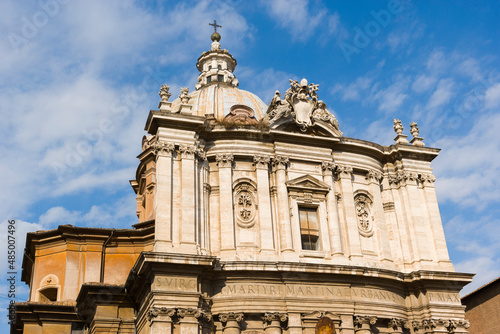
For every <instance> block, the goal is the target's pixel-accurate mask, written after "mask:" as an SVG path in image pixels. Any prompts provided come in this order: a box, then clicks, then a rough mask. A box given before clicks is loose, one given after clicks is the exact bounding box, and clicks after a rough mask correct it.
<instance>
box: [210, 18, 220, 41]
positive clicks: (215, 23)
mask: <svg viewBox="0 0 500 334" xmlns="http://www.w3.org/2000/svg"><path fill="white" fill-rule="evenodd" d="M208 25H209V26H212V27H214V33H213V34H212V36H210V38H211V39H212V42H219V41H220V34H219V33H218V32H217V27H219V28H222V26H221V25H218V24H217V20H214V23H209V24H208Z"/></svg>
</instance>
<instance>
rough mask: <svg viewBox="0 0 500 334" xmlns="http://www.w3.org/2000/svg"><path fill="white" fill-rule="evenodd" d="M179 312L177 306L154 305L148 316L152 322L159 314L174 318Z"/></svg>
mask: <svg viewBox="0 0 500 334" xmlns="http://www.w3.org/2000/svg"><path fill="white" fill-rule="evenodd" d="M176 314H177V312H176V309H175V308H168V307H152V308H151V309H150V310H149V311H148V313H147V318H148V320H149V322H151V321H152V320H153V319H154V318H156V317H158V316H162V315H163V316H168V317H169V318H171V319H172V318H174V317H175V316H176Z"/></svg>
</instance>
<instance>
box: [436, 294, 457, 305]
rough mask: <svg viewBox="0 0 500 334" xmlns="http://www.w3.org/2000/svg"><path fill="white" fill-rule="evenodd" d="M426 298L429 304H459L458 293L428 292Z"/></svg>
mask: <svg viewBox="0 0 500 334" xmlns="http://www.w3.org/2000/svg"><path fill="white" fill-rule="evenodd" d="M428 298H429V302H431V303H438V304H439V303H445V304H461V302H460V297H459V295H458V293H447V292H429V293H428Z"/></svg>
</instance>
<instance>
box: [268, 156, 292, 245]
mask: <svg viewBox="0 0 500 334" xmlns="http://www.w3.org/2000/svg"><path fill="white" fill-rule="evenodd" d="M288 162H289V160H288V157H284V156H279V155H277V156H274V157H273V159H272V166H273V171H274V173H275V177H276V191H277V194H276V195H277V202H278V217H277V218H278V219H277V220H278V226H279V236H280V250H281V252H293V242H292V226H291V221H290V207H289V201H288V190H287V187H286V167H287V165H288Z"/></svg>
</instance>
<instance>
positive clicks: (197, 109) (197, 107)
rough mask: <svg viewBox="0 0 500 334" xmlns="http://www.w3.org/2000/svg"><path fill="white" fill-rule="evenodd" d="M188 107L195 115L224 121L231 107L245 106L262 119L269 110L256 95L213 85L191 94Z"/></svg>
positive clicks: (177, 102) (176, 104)
mask: <svg viewBox="0 0 500 334" xmlns="http://www.w3.org/2000/svg"><path fill="white" fill-rule="evenodd" d="M188 96H189V101H188V103H187V104H188V105H190V106H192V109H191V110H192V112H193V115H197V116H209V117H210V116H212V115H213V117H214V118H215V119H217V120H222V119H223V118H224V116H227V115H228V114H229V111H230V109H231V107H233V106H235V105H244V106H247V107H250V108H252V110H253V111H254V112H255V118H257V119H261V118H262V117H263V116H264V115H265V113H266V110H267V105H266V104H265V103H264V102H262V100H261V99H260V98H259V97H258V96H257V95H255V94H253V93H250V92H248V91H246V90H241V89H238V88H236V87H232V86H229V85H217V84H213V85H210V86H206V87H203V88H201V89H200V90H197V91H194V92H192V93H190V94H188ZM180 104H181V101H180V99H175V100H174V101H173V102H172V110H178V109H179V108H180Z"/></svg>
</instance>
